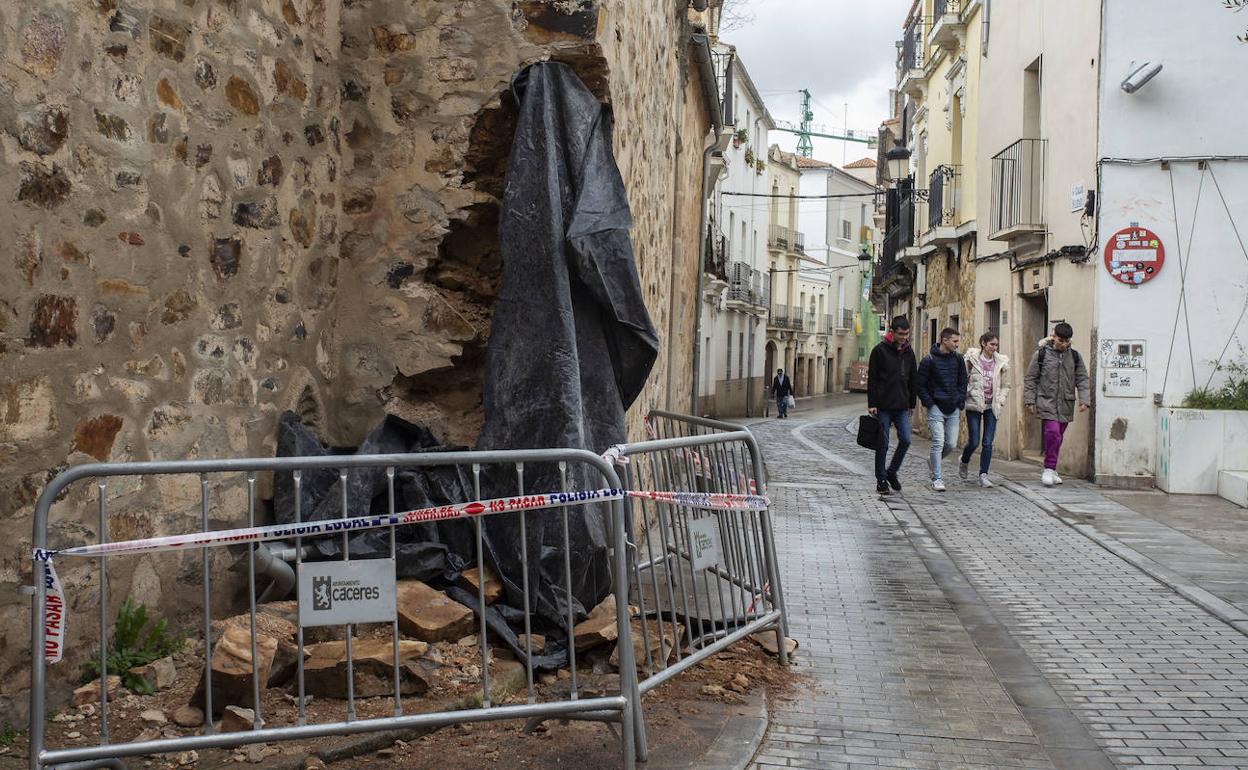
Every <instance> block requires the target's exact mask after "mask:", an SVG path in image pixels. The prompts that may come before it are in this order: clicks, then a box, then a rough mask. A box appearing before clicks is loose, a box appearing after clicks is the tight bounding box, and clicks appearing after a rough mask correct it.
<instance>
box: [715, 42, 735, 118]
mask: <svg viewBox="0 0 1248 770" xmlns="http://www.w3.org/2000/svg"><path fill="white" fill-rule="evenodd" d="M735 56H736V54H735V53H734V52H733V51H731V50H728V51H715V50H712V51H711V67H712V68H713V69H714V70H715V87H716V88H717V89H718V91H719V109H720V112H721V114H722V115H723V120H724V125H725V126H730V125H734V124H735V123H736V121H735V120H734V118H733V113H732V60H733V58H734V57H735Z"/></svg>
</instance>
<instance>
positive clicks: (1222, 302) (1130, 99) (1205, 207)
mask: <svg viewBox="0 0 1248 770" xmlns="http://www.w3.org/2000/svg"><path fill="white" fill-rule="evenodd" d="M1244 20H1245V19H1243V18H1242V17H1241V18H1236V16H1235V15H1234V14H1233V13H1231V12H1229V11H1228V10H1227V9H1226V8H1225V7H1223V4H1222V3H1220V2H1211V1H1208V2H1207V1H1206V0H1200V1H1199V2H1191V3H1182V4H1178V5H1176V4H1175V3H1173V2H1169V1H1168V0H1108V1H1107V2H1106V4H1105V17H1104V19H1103V24H1102V29H1103V31H1102V50H1101V60H1100V61H1099V62H1096V66H1099V68H1100V73H1101V74H1100V98H1099V101H1100V126H1099V132H1098V133H1099V137H1098V141H1099V148H1100V149H1099V156H1100V163H1099V169H1100V172H1099V176H1100V183H1099V194H1100V204H1099V211H1098V216H1097V238H1096V243H1097V248H1098V252H1097V253H1096V254H1095V255H1093V259H1094V260H1096V264H1097V265H1098V270H1097V285H1096V296H1097V302H1096V304H1097V308H1096V317H1097V323H1096V340H1097V349H1096V357H1095V361H1094V362H1089V363H1094V365H1095V368H1096V373H1095V388H1096V394H1095V399H1096V443H1095V471H1096V475H1097V478H1098V480H1102V481H1108V482H1110V483H1119V484H1131V483H1133V482H1134V483H1138V484H1140V485H1145V484H1147V483H1148V482H1149V481H1152V480H1158V481H1161V477H1162V476H1165V477H1166V483H1167V484H1170V485H1174V486H1175V487H1176V491H1178V488H1183V491H1190V490H1189V489H1188V486H1189V485H1187V484H1186V483H1185V482H1184V480H1182V479H1177V478H1174V475H1175V473H1176V472H1178V469H1179V468H1181V467H1188V466H1189V465H1191V464H1188V463H1182V464H1180V463H1172V462H1169V460H1168V459H1166V458H1162V457H1161V454H1162V453H1161V452H1160V451H1159V449H1162V448H1163V447H1162V446H1161V444H1162V441H1161V436H1162V433H1163V431H1162V430H1161V420H1162V417H1163V412H1164V413H1165V414H1167V415H1170V416H1171V417H1173V415H1172V413H1169V412H1166V411H1165V410H1166V409H1167V408H1170V407H1180V406H1182V405H1183V403H1184V400H1185V398H1186V397H1187V396H1188V394H1189V393H1191V392H1192V391H1193V390H1196V389H1201V388H1217V387H1219V386H1220V385H1221V384H1222V383H1223V382H1225V381H1226V377H1227V376H1228V374H1231V373H1232V371H1231V367H1234V366H1235V365H1244V364H1248V248H1246V246H1248V140H1246V138H1245V133H1244V125H1245V118H1248V101H1246V100H1244V99H1242V98H1239V96H1238V95H1240V94H1242V93H1243V92H1244V76H1245V74H1246V73H1248V44H1245V43H1244V42H1242V41H1241V40H1240V39H1239V38H1238V36H1239V35H1244V34H1245V32H1244V31H1243V30H1242V29H1241V27H1242V26H1243V25H1242V24H1241V25H1237V22H1241V21H1244ZM1158 64H1160V65H1162V68H1161V70H1160V71H1159V72H1156V74H1155V75H1153V76H1152V77H1151V79H1150V78H1149V77H1148V74H1149V72H1150V71H1152V70H1153V68H1154V66H1155V65H1158ZM1133 73H1134V74H1133ZM1189 422H1190V421H1189ZM1171 424H1173V421H1171ZM1192 435H1196V434H1195V433H1193V434H1192ZM1164 448H1165V449H1167V450H1168V451H1169V453H1170V454H1171V455H1174V454H1176V453H1177V454H1182V453H1185V452H1187V451H1188V450H1187V448H1186V447H1185V446H1184V445H1183V443H1182V441H1181V440H1180V438H1179V436H1178V435H1177V434H1174V433H1173V432H1171V433H1168V434H1167V439H1166V440H1165V447H1164ZM1232 454H1234V453H1232ZM1245 455H1246V456H1244V457H1238V456H1230V457H1226V456H1223V457H1221V459H1219V462H1222V463H1226V464H1228V465H1229V466H1231V467H1235V466H1236V465H1237V464H1238V467H1237V468H1236V469H1246V470H1248V451H1246V452H1245ZM1162 466H1164V467H1165V473H1163V472H1162Z"/></svg>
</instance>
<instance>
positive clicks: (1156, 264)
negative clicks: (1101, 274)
mask: <svg viewBox="0 0 1248 770" xmlns="http://www.w3.org/2000/svg"><path fill="white" fill-rule="evenodd" d="M1165 261H1166V247H1165V245H1163V244H1162V242H1161V238H1159V237H1158V236H1157V234H1156V233H1154V232H1153V231H1152V230H1149V229H1147V228H1143V227H1136V226H1134V225H1133V226H1131V227H1127V228H1123V229H1122V230H1119V231H1118V232H1116V233H1114V234H1113V235H1111V236H1109V238H1107V239H1106V240H1105V269H1106V270H1108V271H1109V274H1110V276H1111V277H1113V279H1114V280H1115V281H1118V282H1119V283H1125V284H1127V285H1128V286H1139V285H1140V284H1144V283H1148V282H1149V281H1151V280H1153V278H1156V277H1157V274H1158V273H1160V272H1161V266H1162V265H1163V264H1165Z"/></svg>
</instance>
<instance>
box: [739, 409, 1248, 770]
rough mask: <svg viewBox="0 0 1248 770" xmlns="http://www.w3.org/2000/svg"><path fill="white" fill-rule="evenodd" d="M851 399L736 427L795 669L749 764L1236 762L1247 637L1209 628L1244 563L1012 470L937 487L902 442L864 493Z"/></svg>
mask: <svg viewBox="0 0 1248 770" xmlns="http://www.w3.org/2000/svg"><path fill="white" fill-rule="evenodd" d="M862 406H863V404H862V399H861V398H860V397H840V398H833V399H829V400H825V401H824V402H822V403H818V404H809V403H808V404H803V403H801V402H799V406H798V409H797V411H796V412H795V413H794V415H793V418H792V419H789V420H783V421H780V420H763V421H755V422H753V423H752V424H751V430H753V431H754V432H755V433H756V435H757V436H758V437H759V441H760V443H761V444H762V446H763V450H764V454H765V456H766V458H767V463H768V471H769V493H770V495H771V497H772V500H773V506H774V507H773V516H774V521H775V527H776V538H777V548H778V551H779V555H780V560H781V567H782V571H783V574H784V576H785V592H786V599H787V604H788V610H789V615H790V618H789V622H790V628H791V633H792V635H793V636H795V637H796V638H798V639H799V640H800V641H801V643H802V648H801V650H799V653H798V655H797V658H796V661H795V665H797V666H800V667H802V669H803V670H805V671H806V672H807V673H809V674H810V675H811V676H812V677H813V679H814V682H815V684H814V686H813V687H812V688H811V690H810V691H809V692H805V693H800V694H798V695H797V696H796V697H795V698H794V699H792V700H790V701H785V702H779V703H774V704H772V707H773V714H772V720H771V726H770V728H769V730H768V733H767V736H766V737H765V739H764V742H763V744H762V747H761V748H760V750H759V753H758V754H757V755H756V757H755V764H754V765H753V766H754V767H757V768H764V769H766V770H772V769H773V768H776V767H818V768H832V769H833V770H836V769H841V768H860V767H861V768H940V769H943V768H1012V767H1018V768H1079V769H1080V770H1094V769H1095V768H1111V767H1120V768H1134V767H1150V768H1151V767H1188V766H1204V767H1245V768H1248V636H1245V635H1244V633H1242V632H1241V631H1240V630H1238V629H1237V628H1235V627H1233V626H1232V625H1231V624H1230V623H1228V622H1227V621H1232V622H1235V621H1237V620H1239V618H1238V617H1237V613H1239V606H1238V604H1237V602H1236V600H1237V599H1240V598H1242V597H1241V596H1240V595H1239V593H1238V591H1239V589H1240V588H1241V587H1242V586H1241V584H1240V582H1239V581H1240V580H1241V579H1248V573H1244V572H1243V565H1242V564H1241V563H1240V560H1239V559H1238V558H1237V557H1238V556H1239V554H1238V553H1236V552H1235V550H1234V549H1228V550H1227V551H1221V550H1218V549H1217V548H1215V547H1214V545H1215V544H1216V542H1217V540H1216V538H1217V535H1216V529H1217V527H1218V526H1225V524H1221V525H1218V524H1210V525H1209V527H1204V525H1202V524H1201V522H1200V521H1199V520H1196V519H1193V518H1192V517H1191V516H1190V515H1189V516H1188V517H1187V518H1186V519H1184V518H1183V517H1182V516H1177V517H1176V516H1172V517H1170V519H1167V515H1166V508H1167V506H1166V505H1164V502H1165V501H1159V500H1153V499H1150V501H1149V502H1150V504H1151V505H1152V506H1153V508H1154V510H1153V511H1152V514H1151V515H1146V514H1145V513H1140V512H1137V511H1135V510H1133V509H1132V508H1131V507H1128V505H1127V504H1124V503H1123V502H1121V500H1122V497H1121V495H1117V497H1115V494H1116V493H1107V492H1105V491H1104V490H1097V489H1096V488H1095V487H1092V486H1091V485H1088V484H1086V483H1081V482H1077V481H1074V480H1068V481H1067V483H1066V484H1065V485H1063V486H1062V487H1057V488H1054V489H1052V490H1050V489H1045V488H1043V487H1041V486H1040V485H1039V483H1038V474H1037V473H1036V472H1035V470H1034V469H1032V468H1030V467H1029V466H1024V465H1019V464H1017V463H994V469H993V470H994V474H993V478H994V481H996V482H997V483H998V486H997V487H995V488H993V489H980V488H979V487H978V486H972V485H968V484H963V483H961V482H960V481H958V480H957V478H956V465H955V466H954V467H953V468H952V469H947V470H952V471H953V472H947V473H946V474H945V476H946V478H947V479H952V481H951V482H950V484H949V486H950V491H948V492H945V493H938V492H935V491H932V490H930V488H929V487H927V486H926V484H925V483H924V482H925V481H926V477H927V472H926V467H925V463H924V457H925V455H926V451H925V450H926V445H925V444H924V443H923V442H921V441H916V443H915V446H914V447H913V448H912V449H911V455H910V456H909V457H908V458H907V461H906V465H905V466H904V468H903V472H902V474H901V475H902V483H903V485H904V489H903V492H902V494H900V495H896V494H895V495H890V496H888V497H886V498H881V497H879V496H878V495H877V494H876V493H875V491H874V488H873V486H874V485H873V481H874V480H873V479H872V478H871V473H870V470H869V468H870V466H871V460H872V456H871V454H870V453H869V452H867V451H866V450H863V449H861V448H859V447H857V445H856V444H854V441H853V436H852V435H851V434H850V433H849V431H848V430H847V426H851V424H852V421H853V420H854V419H856V416H857V414H859V413H860V412H861V410H862ZM998 466H999V468H998ZM998 470H1001V471H1004V474H999V473H997V471H998ZM1136 507H1145V506H1136ZM1209 521H1215V520H1214V519H1209ZM1180 523H1181V524H1182V525H1183V526H1182V527H1179V526H1178V524H1180ZM1210 528H1212V531H1213V532H1214V533H1213V535H1212V536H1205V535H1207V530H1209V529H1210ZM1245 584H1248V582H1246V583H1245ZM1218 591H1221V593H1218ZM1219 602H1220V603H1221V604H1219ZM1219 609H1221V610H1222V612H1221V614H1218V613H1217V611H1218V610H1219ZM1244 627H1245V628H1248V625H1246V626H1244Z"/></svg>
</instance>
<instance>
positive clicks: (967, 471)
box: [958, 463, 971, 481]
mask: <svg viewBox="0 0 1248 770" xmlns="http://www.w3.org/2000/svg"><path fill="white" fill-rule="evenodd" d="M970 475H971V466H970V465H969V464H968V463H958V478H960V479H962V480H963V481H966V479H967V477H968V476H970Z"/></svg>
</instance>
